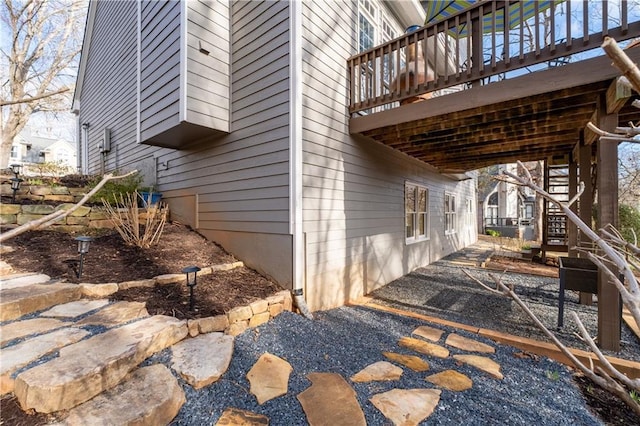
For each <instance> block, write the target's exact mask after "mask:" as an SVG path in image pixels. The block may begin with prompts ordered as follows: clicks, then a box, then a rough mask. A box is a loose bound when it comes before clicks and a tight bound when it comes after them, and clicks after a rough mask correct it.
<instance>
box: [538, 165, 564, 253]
mask: <svg viewBox="0 0 640 426" xmlns="http://www.w3.org/2000/svg"><path fill="white" fill-rule="evenodd" d="M544 189H545V190H546V191H547V192H549V193H550V194H552V195H553V196H554V197H556V199H558V200H559V201H569V165H568V164H549V162H548V161H545V167H544ZM542 250H543V251H545V252H546V251H557V252H568V250H569V249H568V233H567V215H565V214H564V213H563V212H562V210H561V209H560V207H558V206H557V205H555V204H554V203H552V202H551V201H548V200H545V202H544V215H543V234H542Z"/></svg>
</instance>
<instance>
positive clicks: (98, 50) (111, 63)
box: [80, 1, 137, 173]
mask: <svg viewBox="0 0 640 426" xmlns="http://www.w3.org/2000/svg"><path fill="white" fill-rule="evenodd" d="M93 7H95V8H96V16H95V25H94V28H93V37H92V39H91V46H90V52H88V59H87V66H86V70H85V76H84V84H83V89H82V93H81V94H80V123H89V124H90V127H89V147H88V148H89V164H88V166H89V169H90V171H91V172H93V173H99V172H100V170H101V169H102V164H101V159H102V155H101V154H99V152H98V144H99V142H100V140H101V139H102V135H103V132H104V129H105V128H109V129H111V144H112V150H111V152H110V153H109V154H108V155H107V157H106V159H105V162H104V169H106V170H113V169H117V168H123V167H124V163H125V161H123V160H124V158H126V155H127V152H128V146H130V144H131V142H134V143H135V140H136V129H137V125H136V95H135V94H136V66H137V36H136V26H137V9H136V8H137V5H136V3H135V2H128V1H100V2H96V3H95V4H93ZM115 28H117V29H118V30H117V31H114V29H115ZM85 53H87V52H85Z"/></svg>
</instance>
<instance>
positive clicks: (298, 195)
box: [289, 1, 313, 319]
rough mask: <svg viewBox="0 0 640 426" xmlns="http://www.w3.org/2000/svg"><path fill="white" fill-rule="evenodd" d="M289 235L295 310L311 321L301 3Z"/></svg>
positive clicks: (292, 22) (294, 29) (294, 33)
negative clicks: (307, 277)
mask: <svg viewBox="0 0 640 426" xmlns="http://www.w3.org/2000/svg"><path fill="white" fill-rule="evenodd" d="M289 39H290V40H289V73H290V75H289V233H290V234H291V236H292V257H293V259H292V288H293V290H292V293H293V301H294V303H295V305H296V306H297V307H298V310H299V311H300V312H301V313H302V315H304V316H305V317H306V318H309V319H313V315H312V314H311V312H310V311H309V308H308V306H307V302H306V300H305V298H304V278H305V275H306V274H305V267H306V265H305V253H306V247H305V238H304V233H303V230H302V76H301V74H302V2H299V1H292V2H290V3H289Z"/></svg>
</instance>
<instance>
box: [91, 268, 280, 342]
mask: <svg viewBox="0 0 640 426" xmlns="http://www.w3.org/2000/svg"><path fill="white" fill-rule="evenodd" d="M243 266H244V263H242V262H235V263H227V264H223V265H214V266H210V267H207V268H202V270H200V271H199V272H198V275H199V276H200V275H208V274H211V273H214V272H217V271H228V270H231V269H234V268H239V267H243ZM184 281H185V275H184V274H167V275H159V276H157V277H155V278H151V279H148V280H139V281H126V282H121V283H107V284H80V291H81V292H82V294H83V295H84V296H86V297H100V298H102V297H108V296H110V295H111V294H113V293H115V292H117V291H118V290H125V289H127V288H132V287H153V286H155V285H156V284H158V285H163V284H170V283H179V282H184ZM283 311H292V298H291V293H290V292H289V291H287V290H283V291H280V292H278V293H276V294H274V295H273V296H269V297H267V298H266V299H261V300H256V301H254V302H252V303H250V304H248V305H247V306H238V307H235V308H233V309H231V310H230V311H229V312H227V313H226V314H221V315H218V316H215V317H207V318H199V319H193V320H188V321H187V324H188V327H189V335H191V337H195V336H197V335H198V334H204V333H212V332H216V331H218V332H224V333H226V334H229V335H232V336H237V335H238V334H240V333H242V332H243V331H245V330H246V329H248V328H253V327H257V326H259V325H262V324H264V323H266V322H267V321H269V320H270V319H271V318H274V317H276V316H278V315H279V314H280V313H282V312H283Z"/></svg>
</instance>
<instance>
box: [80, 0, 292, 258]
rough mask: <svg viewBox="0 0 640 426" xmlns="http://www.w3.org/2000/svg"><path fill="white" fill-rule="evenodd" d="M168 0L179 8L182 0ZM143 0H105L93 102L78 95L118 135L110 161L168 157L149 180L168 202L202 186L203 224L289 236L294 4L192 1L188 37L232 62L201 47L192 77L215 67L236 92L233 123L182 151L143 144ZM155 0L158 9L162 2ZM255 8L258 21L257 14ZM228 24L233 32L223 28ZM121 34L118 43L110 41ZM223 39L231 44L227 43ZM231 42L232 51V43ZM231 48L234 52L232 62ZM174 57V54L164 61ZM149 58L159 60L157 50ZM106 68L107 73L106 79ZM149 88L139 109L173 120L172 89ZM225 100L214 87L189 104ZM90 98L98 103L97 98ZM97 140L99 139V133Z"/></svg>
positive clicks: (219, 80) (205, 106) (153, 31)
mask: <svg viewBox="0 0 640 426" xmlns="http://www.w3.org/2000/svg"><path fill="white" fill-rule="evenodd" d="M171 3H172V6H173V7H175V6H176V5H178V4H179V3H178V2H171ZM136 6H137V5H136V3H135V2H100V3H99V4H98V7H99V15H100V16H99V17H98V19H97V20H98V21H99V25H98V26H99V27H100V28H97V30H101V31H97V32H95V33H94V39H93V40H94V44H96V45H99V46H100V50H99V51H98V50H97V49H93V48H92V49H91V60H90V62H89V73H90V74H91V75H90V76H89V77H88V78H87V82H86V83H85V88H87V90H86V91H85V92H86V99H87V101H82V102H83V103H81V114H82V115H83V116H86V117H87V121H91V122H92V123H93V122H94V121H95V122H96V123H102V122H104V123H105V124H104V125H105V126H110V127H111V128H113V129H114V135H117V137H116V138H115V139H117V141H118V147H117V152H114V153H110V154H109V155H108V165H107V168H109V165H110V164H112V167H111V168H115V167H116V166H121V165H122V164H123V163H124V162H126V163H127V164H131V166H132V167H134V166H136V165H138V164H140V165H143V164H145V165H148V164H149V162H150V161H151V163H155V162H156V161H157V163H158V164H162V165H161V166H160V167H159V168H158V170H157V180H156V176H150V179H149V180H151V181H153V180H156V184H157V187H158V189H159V190H160V191H162V192H163V193H164V196H165V197H166V198H167V199H168V200H169V201H170V202H171V199H172V198H175V199H178V198H181V199H186V198H185V197H190V196H194V195H195V194H197V195H198V200H199V201H200V205H199V206H198V209H199V211H200V213H201V215H200V223H199V224H200V228H201V230H202V231H203V232H204V231H206V230H215V231H227V232H256V233H263V234H278V233H281V234H288V227H289V214H288V209H289V140H288V136H289V110H288V106H287V103H288V93H289V86H288V76H289V73H288V66H289V62H288V61H289V57H288V39H283V34H284V35H286V34H287V31H288V16H289V14H288V7H289V5H288V3H287V2H232V3H231V4H230V5H229V4H228V3H227V2H189V5H188V6H189V8H188V10H189V15H188V17H189V24H188V27H189V30H190V31H188V34H189V36H190V37H194V40H195V39H196V38H200V37H202V38H206V37H208V38H207V40H208V41H209V42H212V43H213V42H215V43H214V44H215V45H214V46H211V45H207V46H205V47H207V48H209V47H211V50H210V53H211V55H210V56H214V54H215V56H216V57H220V55H221V54H222V53H224V52H225V49H226V53H227V57H226V64H227V66H228V67H229V68H231V64H233V70H232V71H227V73H226V75H222V74H223V73H222V72H221V71H220V70H221V65H220V62H216V63H215V64H214V65H215V66H212V67H209V65H211V64H208V63H207V62H203V61H202V60H201V59H202V57H201V56H203V55H201V54H200V53H199V52H198V55H196V56H195V59H194V58H192V59H191V62H190V65H189V67H188V68H191V67H192V68H193V70H194V76H195V77H194V78H193V80H192V81H195V82H202V80H199V79H200V78H201V77H202V74H207V73H209V74H210V75H211V76H215V81H212V82H211V84H212V86H215V85H218V86H216V87H221V86H224V85H225V84H232V85H231V86H230V90H232V92H233V95H229V94H227V95H226V97H227V102H228V99H233V100H234V102H233V104H232V108H231V111H232V113H231V112H230V114H231V115H230V117H231V120H232V123H233V128H234V131H233V132H232V133H230V134H229V135H227V136H224V137H218V138H217V139H216V138H210V139H206V140H202V141H199V142H198V143H194V144H193V145H191V146H190V147H188V148H187V149H183V150H172V149H166V148H158V147H154V146H147V145H139V144H137V143H136V97H135V91H136V43H137V41H136V20H137V10H136ZM144 6H145V7H149V5H146V4H145V5H144ZM152 6H154V7H159V6H160V4H158V5H152ZM225 8H226V9H225ZM152 10H153V11H155V10H156V9H153V8H152V9H148V10H147V18H146V21H144V22H145V25H147V28H148V33H149V34H150V35H154V36H155V38H153V39H150V40H148V46H149V49H152V40H159V39H160V38H161V34H163V31H162V29H161V28H160V26H159V25H158V26H157V27H158V28H156V26H154V24H156V22H154V21H153V19H152V16H151V11H152ZM162 10H163V11H164V14H160V13H159V14H158V15H157V16H159V17H168V16H169V15H170V13H169V11H167V10H164V9H162ZM170 11H171V13H173V16H174V18H173V20H172V21H171V23H166V24H167V25H168V26H171V25H174V24H177V23H179V19H178V16H177V14H176V12H177V10H175V9H170ZM225 14H227V15H226V16H225ZM256 16H260V19H255V20H254V17H256ZM174 21H175V22H174ZM124 24H127V25H128V26H123V25H124ZM225 25H226V27H225ZM229 26H231V31H230V32H229ZM214 27H216V28H214ZM114 28H118V29H119V30H120V28H122V30H123V31H114ZM225 28H226V33H225V32H224V31H218V29H222V30H224V29H225ZM127 31H128V32H127ZM175 32H176V33H179V31H175ZM114 35H116V36H117V41H118V42H117V43H116V42H115V41H113V37H114ZM205 36H206V37H205ZM216 37H218V38H216ZM220 37H221V38H220ZM225 37H226V40H227V41H226V44H225V43H224V42H223V41H221V40H223V39H224V38H225ZM176 40H177V38H176ZM172 46H173V45H172ZM231 46H233V49H232V50H231V51H230V47H231ZM191 47H193V46H191ZM272 47H273V49H271V48H272ZM150 51H151V50H150ZM114 52H119V53H120V55H121V56H122V59H123V60H124V61H123V62H121V63H118V64H115V65H117V67H112V66H111V65H114V64H112V62H113V55H114ZM156 53H160V52H156ZM229 54H230V55H231V56H232V58H233V61H232V63H231V62H230V61H229ZM223 56H224V55H223ZM172 58H173V56H170V57H169V58H167V59H166V60H167V61H170V60H171V59H172ZM146 60H152V63H155V62H154V61H157V60H159V58H147V59H146ZM223 62H224V61H223ZM107 64H109V66H107ZM150 68H153V67H150ZM172 69H173V68H172ZM222 69H224V67H223V68H222ZM111 70H113V72H111ZM154 71H155V69H149V70H148V73H147V74H145V76H148V77H149V78H156V77H157V73H154ZM209 71H211V72H209ZM108 72H109V73H110V74H109V77H108V78H105V77H106V74H107V73H108ZM162 76H165V74H162V73H161V76H158V79H157V80H155V82H160V81H163V80H161V78H162ZM163 82H164V83H166V82H167V81H163ZM265 82H268V84H265ZM169 86H170V87H166V88H165V89H169V88H170V89H171V90H173V92H171V93H172V94H173V93H175V94H177V93H178V91H177V90H176V89H177V86H175V85H173V84H169ZM194 89H195V86H194ZM142 90H143V91H145V90H146V91H145V92H144V94H145V96H147V95H148V96H147V97H146V99H145V100H144V101H143V103H144V102H145V101H148V102H149V105H150V106H154V107H155V108H156V111H154V112H152V111H151V110H150V109H147V110H142V111H140V113H141V117H142V118H143V119H149V120H151V119H158V118H162V119H163V123H158V124H157V125H156V126H161V125H162V124H164V123H170V120H171V119H173V118H174V117H175V116H174V115H172V114H171V113H172V109H171V108H172V105H173V104H172V103H171V99H173V95H172V96H169V99H168V100H167V99H165V96H164V92H162V91H154V90H152V89H151V86H144V87H142ZM147 91H148V92H147ZM236 93H237V94H238V95H236ZM114 96H115V97H114ZM216 96H217V97H216ZM223 98H224V96H223V95H220V93H219V92H218V91H217V90H216V93H215V94H210V95H207V96H204V97H203V98H202V99H195V98H192V100H191V101H190V103H189V104H190V105H192V106H195V107H196V109H199V110H200V111H199V112H198V114H200V115H202V116H203V117H206V118H211V117H214V116H215V114H216V112H214V111H213V110H211V109H209V108H210V107H211V105H212V104H218V103H219V102H218V101H222V100H223ZM97 99H100V101H99V102H97ZM264 99H272V100H275V101H276V104H274V103H273V102H264V101H263V100H264ZM89 100H94V101H96V102H95V104H96V105H95V106H94V105H92V104H91V102H90V101H89ZM85 106H87V108H88V109H85V108H84V107H85ZM89 107H90V108H89ZM103 111H104V112H105V113H106V116H105V117H104V120H102V117H101V116H100V114H101V113H103ZM194 113H195V112H194ZM101 120H102V121H101ZM124 124H126V126H125V125H124ZM120 126H122V129H121V128H120ZM150 128H151V127H150ZM154 129H160V127H154ZM92 131H93V128H92ZM96 135H97V132H96ZM125 136H126V137H125ZM194 142H196V141H194ZM92 146H95V141H94V142H92ZM92 155H93V156H94V157H92V158H97V155H95V154H92ZM153 157H156V159H154V158H153ZM94 163H95V162H94ZM92 170H94V171H97V170H99V164H98V163H95V164H93V165H92ZM247 213H251V214H250V215H247ZM238 254H239V255H240V253H238Z"/></svg>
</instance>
